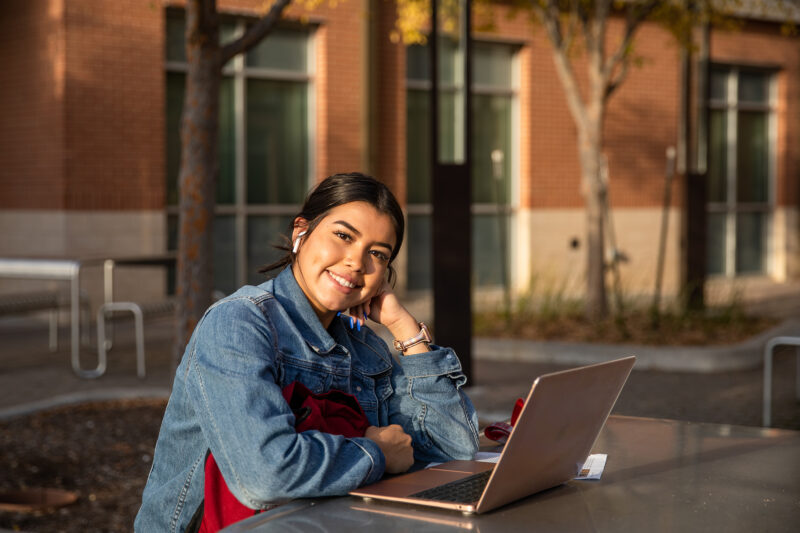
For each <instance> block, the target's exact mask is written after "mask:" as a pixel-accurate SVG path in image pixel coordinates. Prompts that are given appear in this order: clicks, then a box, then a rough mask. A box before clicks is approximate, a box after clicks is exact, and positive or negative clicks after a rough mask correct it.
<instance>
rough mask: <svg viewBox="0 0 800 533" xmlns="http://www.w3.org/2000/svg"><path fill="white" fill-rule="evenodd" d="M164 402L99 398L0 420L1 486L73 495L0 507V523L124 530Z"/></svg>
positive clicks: (140, 486) (39, 527) (31, 527)
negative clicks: (46, 505) (20, 508)
mask: <svg viewBox="0 0 800 533" xmlns="http://www.w3.org/2000/svg"><path fill="white" fill-rule="evenodd" d="M165 407H166V402H165V401H160V400H127V401H115V402H101V403H93V404H84V405H80V406H72V407H65V408H60V409H54V410H50V411H46V412H41V413H37V414H34V415H30V416H26V417H22V418H18V419H14V420H10V421H7V422H0V451H1V452H2V453H1V454H0V455H2V468H0V491H3V490H10V489H20V488H27V487H48V488H59V489H65V490H69V491H74V492H77V494H78V500H77V502H76V503H74V504H72V505H68V506H65V507H61V508H58V509H44V510H40V511H36V512H25V513H21V512H8V511H0V528H5V529H10V530H21V531H29V532H30V531H36V532H41V533H47V532H61V531H64V532H77V531H81V532H86V533H88V532H95V531H96V532H116V531H120V532H122V531H131V530H132V529H133V519H134V517H135V516H136V512H137V511H138V509H139V504H140V502H141V494H142V489H143V488H144V484H145V481H146V479H147V474H148V472H149V471H150V465H151V463H152V459H153V458H152V453H153V445H154V443H155V441H156V437H157V435H158V429H159V426H160V425H161V417H162V416H163V414H164V409H165Z"/></svg>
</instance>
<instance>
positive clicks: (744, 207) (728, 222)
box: [706, 62, 778, 278]
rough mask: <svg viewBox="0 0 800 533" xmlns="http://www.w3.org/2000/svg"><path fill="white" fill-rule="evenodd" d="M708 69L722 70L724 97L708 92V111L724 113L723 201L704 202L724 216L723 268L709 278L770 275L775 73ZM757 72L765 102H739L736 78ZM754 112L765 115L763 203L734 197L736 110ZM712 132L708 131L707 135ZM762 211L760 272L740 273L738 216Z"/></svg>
mask: <svg viewBox="0 0 800 533" xmlns="http://www.w3.org/2000/svg"><path fill="white" fill-rule="evenodd" d="M711 70H712V71H713V70H717V71H722V72H724V73H725V77H726V80H725V98H724V99H719V98H714V97H713V96H712V95H709V99H708V110H709V112H711V111H724V112H725V122H726V131H725V149H726V153H725V166H726V175H725V193H726V194H725V201H724V202H712V201H710V200H709V201H707V203H706V212H707V213H708V214H709V215H715V214H716V215H719V214H721V215H724V217H725V218H724V220H725V235H724V239H723V240H724V245H723V246H724V249H723V263H724V264H723V271H722V272H715V273H711V272H709V273H708V275H709V276H711V277H726V278H733V277H740V276H748V275H769V274H771V273H772V271H773V270H774V266H775V265H774V263H773V257H772V254H771V253H770V250H771V249H772V241H773V235H772V233H773V231H772V227H773V214H774V208H775V185H776V182H777V178H776V174H777V171H776V165H777V140H778V139H777V137H778V125H777V112H776V111H777V76H776V69H774V68H768V67H757V66H748V65H738V64H728V63H716V62H715V63H713V64H712V65H711ZM743 72H745V73H758V74H761V75H763V76H764V77H765V78H766V80H765V82H766V84H767V94H766V97H767V98H766V101H764V102H740V101H739V99H738V96H739V95H738V90H739V80H740V79H741V74H742V73H743ZM741 111H745V112H747V111H757V112H763V113H765V114H766V118H767V143H768V146H767V175H766V180H767V184H766V186H767V195H766V200H764V201H763V202H752V201H750V202H740V201H738V198H737V184H738V172H739V168H738V166H737V148H738V143H739V136H738V127H739V112H741ZM710 133H711V132H709V135H710ZM747 213H756V214H759V213H760V214H763V216H764V224H765V227H764V229H763V233H764V242H763V248H762V254H763V255H762V270H761V271H760V272H739V271H737V265H736V253H737V238H736V234H737V223H738V221H737V218H738V215H740V214H747Z"/></svg>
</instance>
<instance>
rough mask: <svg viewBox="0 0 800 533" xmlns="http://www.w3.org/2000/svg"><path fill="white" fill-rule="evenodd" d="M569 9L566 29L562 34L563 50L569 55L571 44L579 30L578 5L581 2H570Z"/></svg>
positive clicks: (577, 0) (576, 0) (579, 0)
mask: <svg viewBox="0 0 800 533" xmlns="http://www.w3.org/2000/svg"><path fill="white" fill-rule="evenodd" d="M570 2H571V4H572V5H571V8H570V10H569V14H568V15H567V28H566V32H565V34H564V49H565V50H566V51H567V53H569V51H570V50H571V49H572V42H573V41H574V40H575V34H576V33H578V29H579V28H580V20H579V18H578V4H579V3H580V2H581V0H570Z"/></svg>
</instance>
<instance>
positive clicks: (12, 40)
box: [0, 0, 800, 297]
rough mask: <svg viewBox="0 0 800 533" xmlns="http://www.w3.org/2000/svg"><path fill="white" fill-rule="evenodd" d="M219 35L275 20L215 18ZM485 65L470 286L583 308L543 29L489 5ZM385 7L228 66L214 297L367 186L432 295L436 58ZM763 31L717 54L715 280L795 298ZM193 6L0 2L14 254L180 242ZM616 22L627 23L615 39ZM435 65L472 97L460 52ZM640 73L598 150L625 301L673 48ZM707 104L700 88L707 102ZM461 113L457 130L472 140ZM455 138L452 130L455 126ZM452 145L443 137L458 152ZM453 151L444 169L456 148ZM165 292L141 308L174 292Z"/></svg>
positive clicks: (293, 26) (784, 177)
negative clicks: (286, 237)
mask: <svg viewBox="0 0 800 533" xmlns="http://www.w3.org/2000/svg"><path fill="white" fill-rule="evenodd" d="M218 7H219V10H220V11H221V12H222V13H224V21H223V25H222V32H221V38H222V39H223V40H225V39H226V38H230V36H233V35H236V34H238V33H240V32H242V31H243V29H244V28H245V27H246V26H247V24H249V23H251V22H252V21H253V20H254V18H255V17H257V16H259V15H260V14H262V10H263V8H264V2H262V1H260V0H219V1H218ZM493 9H494V15H495V16H494V17H493V23H494V27H493V28H486V27H479V26H477V25H476V30H475V32H474V39H475V44H474V48H473V83H474V85H473V90H474V100H473V103H474V105H473V111H472V112H473V132H474V137H473V143H472V146H473V152H474V153H473V154H472V156H473V170H472V172H473V175H472V179H473V185H472V186H473V191H472V195H473V204H474V205H473V227H472V231H473V242H474V246H473V277H474V286H475V287H476V289H477V292H478V294H479V295H480V294H482V295H484V296H486V297H491V296H492V295H493V294H497V293H499V292H500V289H502V287H503V286H508V287H510V288H511V289H512V291H513V292H514V293H515V294H520V293H522V292H524V291H526V290H528V289H530V288H531V284H532V283H533V284H538V286H539V287H549V288H551V289H553V290H566V291H573V292H575V293H576V294H580V292H581V291H582V290H583V282H582V279H583V272H584V269H585V246H584V235H585V214H584V206H583V199H582V197H581V194H580V169H579V163H578V157H577V148H576V129H575V127H574V125H573V121H572V118H571V116H570V114H569V112H568V109H567V104H566V100H565V97H564V92H563V90H562V88H561V85H560V83H559V80H558V78H557V76H556V72H555V68H554V64H553V58H552V53H551V51H550V47H549V44H548V42H547V40H546V37H545V35H544V32H543V29H542V28H541V27H537V26H536V25H534V24H532V23H531V22H530V21H529V19H528V17H526V16H524V15H519V16H516V17H514V18H509V17H508V11H509V9H508V7H507V6H505V5H504V4H503V3H498V4H497V5H496V6H495V7H494V8H493ZM395 18H396V6H395V4H394V3H393V2H391V1H377V0H347V1H345V2H341V3H339V4H338V5H336V6H335V7H331V6H329V5H323V6H321V7H318V8H316V9H314V10H313V11H304V10H302V9H300V8H299V7H291V8H290V10H289V13H288V16H287V17H285V20H284V22H283V23H282V26H281V28H280V30H278V31H276V32H274V33H273V34H271V35H270V36H269V37H268V38H267V39H266V40H265V41H263V42H262V43H261V44H260V45H258V46H257V47H256V48H255V49H254V50H252V51H251V52H249V53H248V54H246V55H245V56H240V57H237V58H235V59H234V60H232V61H231V62H230V63H229V64H227V65H225V67H224V77H223V82H222V91H221V109H220V117H219V119H220V139H219V143H220V156H221V157H220V172H219V182H218V186H217V207H216V213H217V216H216V220H215V224H214V239H215V247H216V249H215V256H216V257H215V263H214V265H215V285H216V287H217V288H218V289H219V290H221V291H223V292H229V291H232V290H234V289H235V288H236V287H238V286H239V285H241V284H244V283H256V282H259V280H260V279H261V276H260V275H259V274H257V273H256V269H257V268H258V266H259V265H262V264H264V263H266V262H268V261H270V260H271V259H272V258H273V257H274V251H273V250H272V248H271V247H270V245H271V244H272V243H275V242H276V241H277V237H276V236H277V234H278V233H279V232H282V231H284V230H285V228H286V227H287V226H288V223H289V221H290V220H291V216H292V214H294V213H295V212H296V211H297V209H298V206H299V204H300V203H301V202H302V200H303V197H304V195H305V193H306V191H307V190H308V189H309V187H310V186H312V185H313V184H314V183H315V182H317V181H319V180H320V179H322V178H324V177H325V176H327V175H329V174H332V173H335V172H342V171H353V170H360V171H364V172H368V173H372V174H374V175H375V176H377V177H379V178H380V179H381V180H383V181H385V182H386V183H387V184H389V185H390V186H391V188H392V189H393V190H394V191H395V193H396V194H397V196H398V198H399V199H400V200H401V203H402V204H403V205H404V206H405V208H406V212H407V215H408V233H407V237H408V238H407V241H406V242H407V245H406V246H405V247H404V253H403V255H402V256H401V257H400V260H399V268H398V270H399V273H400V279H401V286H402V287H403V289H404V290H407V291H409V292H410V293H411V294H412V295H414V294H417V295H419V294H425V293H426V291H428V290H429V289H430V286H431V249H430V248H431V232H430V226H431V222H430V221H431V215H430V214H431V198H430V187H429V183H430V157H431V154H430V148H429V146H430V133H429V129H430V128H429V125H428V124H429V122H428V121H429V118H430V117H429V110H428V108H429V100H428V93H429V90H430V79H429V66H428V54H427V51H426V46H424V45H411V46H406V45H403V44H402V43H400V42H398V39H396V38H393V36H394V34H393V30H394V23H395ZM780 18H781V17H780V16H770V15H769V14H764V13H760V14H758V15H752V16H749V17H748V18H747V19H742V24H741V26H740V27H739V28H736V29H732V30H729V31H722V30H716V29H715V30H713V31H712V32H711V36H710V69H709V72H710V75H709V88H708V97H707V98H706V97H705V96H702V97H700V99H701V102H704V103H705V105H706V106H707V107H706V109H707V111H708V144H707V146H708V173H707V175H706V179H707V191H708V196H707V203H706V211H705V212H706V218H707V222H706V228H707V249H706V259H707V273H708V274H709V276H710V278H709V279H710V280H711V282H712V283H729V282H731V281H735V282H736V283H738V284H739V286H740V287H743V288H744V289H745V290H758V291H762V292H763V291H766V292H770V291H771V292H773V293H775V294H780V293H781V291H782V289H781V287H782V286H783V285H784V284H786V283H791V282H795V283H796V282H797V281H798V280H799V279H800V41H798V39H797V38H796V37H790V36H787V35H785V34H784V33H783V32H782V31H781V23H782V22H783V21H782V20H780ZM184 27H185V25H184V13H183V8H182V6H181V3H180V2H160V1H144V0H24V1H23V0H6V1H4V2H2V4H0V66H2V68H0V76H2V79H1V80H0V110H1V111H0V116H2V120H0V256H2V257H27V256H35V257H39V256H48V257H84V256H103V255H106V256H114V255H137V254H150V253H160V252H163V251H166V250H169V249H173V248H174V247H175V245H176V227H177V205H176V202H177V187H176V181H177V174H178V168H179V163H180V137H179V121H180V114H181V106H182V102H183V95H184V92H183V91H184V78H185V71H186V58H185V52H184V49H183V39H184ZM620 27H621V26H619V25H612V34H613V31H617V30H619V28H620ZM458 53H460V52H459V51H458V49H457V48H455V47H454V48H453V49H452V51H451V53H449V54H448V53H445V54H443V57H441V58H440V61H441V65H440V76H441V83H442V87H444V88H445V90H446V91H448V92H449V94H450V97H449V99H448V98H444V99H443V100H442V101H443V102H445V103H446V102H448V101H450V102H457V101H458V99H459V98H461V97H463V91H464V90H465V88H464V87H463V85H460V84H459V83H457V82H454V81H453V80H458V79H460V77H459V76H457V75H456V73H454V71H453V68H452V67H453V65H456V64H457V62H456V61H455V56H456V55H457V54H458ZM636 54H637V55H638V56H639V57H640V58H641V61H640V62H639V64H638V65H637V66H636V67H635V68H632V70H631V72H630V74H629V79H628V80H627V81H626V82H625V83H624V84H623V85H622V87H621V88H620V90H619V91H618V92H617V93H615V95H614V96H613V97H612V99H611V104H610V107H609V113H608V117H607V124H606V135H607V138H606V155H607V158H608V176H609V182H610V202H611V206H612V214H613V223H614V230H615V234H616V240H617V248H618V249H619V250H620V251H621V252H622V253H623V254H624V256H625V257H626V261H625V262H623V263H621V265H620V269H621V275H622V281H623V285H624V287H625V290H626V291H628V293H630V294H634V295H644V294H649V293H652V291H653V283H654V277H655V271H656V262H657V261H658V258H659V250H658V248H659V247H658V243H659V238H660V231H661V220H662V204H663V202H664V194H665V168H666V166H667V162H666V156H665V153H666V150H667V148H668V147H670V146H676V144H677V143H678V138H679V123H680V120H681V116H680V115H681V84H682V74H681V62H680V54H681V51H680V46H679V45H678V44H677V42H676V40H675V39H674V38H673V37H672V36H671V35H670V34H669V33H668V32H667V31H665V30H663V29H661V28H660V27H658V26H656V25H651V24H646V25H645V26H644V27H643V29H642V30H641V32H640V34H639V36H638V38H637V40H636ZM692 90H693V91H695V96H698V95H699V94H700V93H699V90H698V89H697V87H693V89H692ZM456 108H457V106H455V105H454V104H453V105H452V106H448V105H447V104H445V105H443V106H442V110H441V113H442V119H443V123H444V124H449V125H450V127H451V128H452V130H453V131H458V129H459V127H460V126H459V124H461V123H462V122H461V121H463V117H459V116H457V115H458V114H457V113H455V112H453V109H456ZM445 129H446V128H445ZM451 136H452V135H451ZM447 138H448V132H447V131H444V132H443V133H442V139H441V140H440V145H441V149H442V150H455V149H456V148H455V147H454V146H451V145H448V142H447ZM685 187H686V179H685V176H684V175H683V174H680V173H679V174H678V175H677V176H676V179H675V181H674V183H673V185H672V190H671V192H672V196H671V197H672V200H671V202H670V205H669V207H668V215H669V218H668V220H669V224H668V232H667V241H666V243H667V244H666V252H665V254H664V256H663V257H664V266H665V270H664V290H665V292H666V293H667V294H671V295H674V294H676V293H677V291H678V290H679V288H680V287H681V285H682V282H683V279H684V276H685V274H684V272H685V271H686V260H687V259H686V257H687V254H686V250H687V246H686V244H687V243H686V239H685V237H683V235H684V229H685V227H686V225H687V224H688V223H689V221H687V217H686V213H687V211H686V202H685V195H684V194H683V193H684V191H685ZM169 284H170V282H169V280H168V279H167V280H164V281H163V283H160V284H156V285H151V286H150V287H143V286H137V287H135V290H137V291H147V290H150V291H154V292H158V291H163V290H166V289H167V288H168V286H169Z"/></svg>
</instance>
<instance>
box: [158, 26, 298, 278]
mask: <svg viewBox="0 0 800 533" xmlns="http://www.w3.org/2000/svg"><path fill="white" fill-rule="evenodd" d="M168 13H169V14H168V16H167V43H166V59H167V62H166V68H167V75H166V78H167V80H166V81H167V87H166V93H167V121H166V122H167V135H166V139H167V202H168V207H167V212H168V231H169V235H168V245H169V246H170V249H175V248H176V247H177V202H178V188H177V180H178V171H179V168H180V149H181V141H180V117H181V112H182V110H183V98H184V89H185V78H186V74H185V73H186V55H185V51H184V46H183V39H184V29H185V21H184V19H183V17H182V16H180V15H177V14H174V13H172V12H171V11H170V12H168ZM248 22H249V21H247V20H232V21H230V22H227V23H223V24H222V25H221V28H220V40H221V41H222V42H225V41H228V40H231V39H233V38H235V37H236V36H238V35H240V34H241V33H243V32H244V31H245V29H246V27H247V24H248ZM312 42H313V41H312V39H311V35H310V33H309V31H308V30H300V29H292V28H279V29H276V30H274V31H273V32H272V33H270V35H269V36H268V37H267V38H266V39H265V40H263V41H262V42H261V43H259V44H258V45H257V46H256V47H254V48H253V49H252V50H250V52H248V53H247V54H246V55H244V56H237V57H235V58H234V59H232V60H231V61H230V62H229V63H228V64H227V65H225V67H224V68H223V76H222V83H221V85H220V110H219V165H220V169H219V179H218V182H217V197H216V201H217V205H216V216H215V221H214V286H215V288H216V289H218V290H221V291H223V292H225V293H229V292H231V291H233V290H235V289H236V288H237V287H239V286H240V285H243V284H245V283H260V282H261V281H263V279H264V278H263V276H262V275H261V274H258V273H257V269H258V267H259V266H261V265H263V264H265V263H269V262H271V261H273V260H274V259H277V257H278V256H279V254H280V252H279V251H278V250H275V249H274V248H273V247H272V246H271V245H272V244H274V243H275V242H276V236H277V235H279V234H281V233H284V232H285V230H286V228H287V227H288V225H289V223H290V221H291V217H292V216H293V215H294V214H295V213H297V211H299V208H300V205H301V204H302V202H303V198H304V197H305V194H306V192H307V191H308V188H309V187H310V185H311V183H312V179H313V178H312V169H313V143H312V134H313V128H312V117H313V98H312V82H313V64H314V61H313V46H312Z"/></svg>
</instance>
